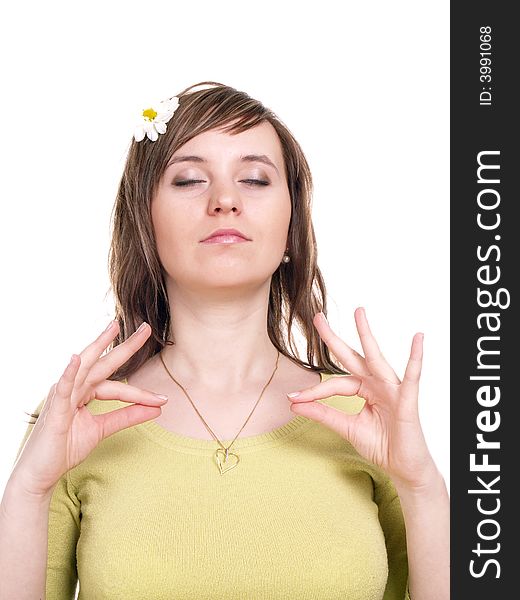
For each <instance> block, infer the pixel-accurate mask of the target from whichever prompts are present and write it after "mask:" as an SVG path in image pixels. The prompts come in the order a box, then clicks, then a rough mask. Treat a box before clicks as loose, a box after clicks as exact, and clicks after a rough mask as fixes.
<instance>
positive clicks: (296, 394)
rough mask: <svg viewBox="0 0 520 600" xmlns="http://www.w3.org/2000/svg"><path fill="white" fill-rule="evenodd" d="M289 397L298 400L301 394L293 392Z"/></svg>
mask: <svg viewBox="0 0 520 600" xmlns="http://www.w3.org/2000/svg"><path fill="white" fill-rule="evenodd" d="M287 395H288V396H289V398H296V396H299V395H300V392H291V393H290V394H287Z"/></svg>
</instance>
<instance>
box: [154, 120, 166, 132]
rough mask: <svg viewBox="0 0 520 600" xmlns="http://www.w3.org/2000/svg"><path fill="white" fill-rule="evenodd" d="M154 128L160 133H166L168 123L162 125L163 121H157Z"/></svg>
mask: <svg viewBox="0 0 520 600" xmlns="http://www.w3.org/2000/svg"><path fill="white" fill-rule="evenodd" d="M154 126H155V129H156V130H157V131H158V132H159V133H166V123H161V121H155V122H154Z"/></svg>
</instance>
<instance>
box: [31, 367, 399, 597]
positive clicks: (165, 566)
mask: <svg viewBox="0 0 520 600" xmlns="http://www.w3.org/2000/svg"><path fill="white" fill-rule="evenodd" d="M332 376H333V375H331V374H328V373H327V374H324V375H322V380H325V379H328V378H329V377H332ZM125 382H126V380H125ZM321 402H323V403H325V404H328V405H330V406H334V407H336V408H339V409H341V410H344V411H345V412H349V413H356V412H358V411H359V410H360V408H361V407H362V405H363V399H361V398H359V397H357V396H351V397H347V396H331V397H330V398H327V399H326V400H322V401H321ZM42 405H43V401H42V402H41V403H40V404H39V405H38V407H37V410H41V408H42ZM124 406H128V404H127V403H124V402H120V401H119V400H114V401H100V400H93V401H92V402H90V403H89V404H88V408H89V410H90V411H91V412H92V413H94V414H99V413H103V412H107V411H109V410H114V409H118V408H122V407H124ZM31 430H32V425H30V426H29V427H28V428H27V431H26V434H25V436H24V439H23V441H22V445H21V446H20V448H22V447H23V444H24V443H25V440H26V439H27V437H28V435H29V434H30V432H31ZM222 442H223V443H224V444H225V445H226V446H227V445H228V444H227V443H230V442H231V440H222ZM226 442H227V443H226ZM218 447H219V446H218V444H217V442H216V441H214V440H201V439H193V438H187V437H184V436H181V435H178V434H174V433H172V432H169V431H167V430H166V429H164V428H163V427H162V426H160V425H158V424H157V423H156V422H155V421H154V420H150V421H147V422H145V423H142V424H140V425H137V426H134V427H130V428H127V429H123V430H122V431H119V432H118V433H115V434H113V435H111V436H109V437H108V438H106V439H105V440H103V441H102V442H101V443H100V444H99V445H98V446H97V448H95V449H94V451H93V452H92V453H91V454H90V455H89V456H88V457H87V458H86V459H85V460H84V461H83V462H82V463H81V464H79V465H78V466H77V467H75V468H74V469H71V470H70V471H69V472H68V473H66V474H65V475H64V476H63V477H62V478H61V479H60V481H59V482H58V484H57V485H56V488H55V490H54V492H53V496H52V499H51V505H50V513H49V546H48V564H47V584H46V589H47V600H72V599H74V598H75V593H76V586H77V583H78V580H79V596H78V600H115V599H118V600H119V599H121V600H123V599H124V600H138V599H139V600H209V599H211V600H260V599H262V600H275V599H276V600H278V599H280V600H281V599H284V600H296V599H298V600H321V599H323V600H336V599H337V600H339V599H341V600H376V599H377V600H383V599H384V600H407V599H409V596H408V591H407V582H408V566H407V555H406V538H405V530H404V523H403V517H402V512H401V506H400V503H399V499H398V497H397V495H396V491H395V488H394V487H393V484H392V482H391V480H390V479H389V478H388V476H386V475H385V474H384V473H383V471H382V470H381V469H379V468H378V467H376V466H374V465H373V464H371V463H369V462H367V461H366V460H365V459H363V458H362V457H360V456H359V454H358V453H357V452H356V451H355V450H354V448H353V447H352V445H351V444H350V443H349V442H347V441H346V440H345V439H343V438H342V437H341V436H339V435H338V434H336V433H335V432H333V431H331V430H330V429H328V428H326V427H325V426H324V425H321V424H320V423H316V422H315V421H312V420H311V419H308V418H306V417H304V416H302V415H295V417H294V418H293V419H292V420H291V421H290V422H289V423H287V424H286V425H284V426H282V427H279V428H277V429H275V430H273V431H270V432H268V433H264V434H260V435H255V436H251V437H245V438H240V437H239V438H238V439H237V440H236V441H235V443H234V445H233V447H232V448H231V450H230V451H232V450H236V451H237V453H238V454H239V456H240V462H239V464H238V465H237V466H236V467H235V468H233V469H231V470H229V471H228V472H226V473H224V474H223V475H220V473H219V470H218V467H217V464H216V462H214V457H213V455H214V452H215V450H216V449H217V448H218Z"/></svg>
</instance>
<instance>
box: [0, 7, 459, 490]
mask: <svg viewBox="0 0 520 600" xmlns="http://www.w3.org/2000/svg"><path fill="white" fill-rule="evenodd" d="M2 21H3V27H2V36H1V37H0V53H1V56H2V67H1V81H2V89H3V91H2V94H1V95H0V114H1V115H2V131H1V133H2V142H3V143H2V146H1V153H2V156H1V166H2V186H1V189H2V202H1V210H2V235H1V236H0V243H1V254H0V256H1V260H2V265H1V266H2V294H1V296H0V297H1V307H0V308H1V314H2V317H3V323H2V344H1V353H2V354H1V361H0V365H1V369H2V371H1V381H2V390H1V395H0V402H1V406H0V409H1V414H2V419H1V420H0V443H1V463H0V493H3V489H4V487H5V483H6V482H7V479H8V477H9V474H10V471H11V468H12V464H13V461H14V458H15V454H16V451H17V449H18V445H19V443H20V441H21V439H22V436H23V433H24V431H25V428H26V423H24V421H25V420H27V419H28V417H27V416H26V415H25V414H24V412H23V411H24V410H26V411H28V412H31V411H32V410H34V409H35V408H36V406H37V404H38V403H39V402H40V400H41V399H42V398H43V397H44V396H45V395H46V394H47V392H48V389H49V387H50V386H51V384H52V383H53V382H54V381H56V380H57V378H58V377H59V375H60V374H61V372H62V370H63V369H64V367H65V365H66V364H67V362H68V360H69V358H70V355H71V354H72V353H73V352H75V353H78V352H80V351H81V350H83V348H84V347H85V346H86V345H87V344H88V343H90V342H91V341H92V340H93V339H94V338H95V337H96V336H97V335H98V333H99V332H100V331H101V330H102V329H103V328H104V327H105V326H106V324H107V323H108V321H109V320H110V319H111V318H112V316H113V310H112V305H111V302H110V296H108V297H107V300H106V301H105V294H106V293H107V291H108V285H109V282H108V275H107V256H108V247H109V217H110V211H111V209H112V204H113V201H114V198H115V193H116V188H117V184H118V181H119V178H120V176H121V172H122V168H123V162H124V159H125V154H126V151H127V148H128V145H129V143H130V140H131V136H132V134H133V129H134V124H135V122H136V118H137V117H138V115H139V114H140V111H141V110H142V108H143V106H146V105H148V104H149V103H150V100H155V99H156V98H166V97H170V96H172V95H174V94H176V93H178V92H180V91H181V90H182V89H184V88H185V87H187V86H189V85H191V84H194V83H197V82H199V81H204V80H213V81H219V82H222V83H225V84H228V85H231V86H233V87H236V88H238V89H240V90H243V91H246V92H247V93H249V94H250V95H251V96H253V97H255V98H257V99H259V100H261V101H262V102H263V103H264V104H265V105H266V106H268V107H270V108H272V109H273V110H274V111H275V113H277V114H278V116H279V117H280V118H281V119H282V121H284V123H285V124H286V125H287V126H288V127H289V128H290V129H291V131H292V132H293V134H294V135H295V137H296V139H297V140H298V141H299V142H300V144H301V145H302V147H303V150H304V152H305V153H306V156H307V158H308V161H309V163H310V166H311V170H312V173H313V177H314V182H315V194H314V202H313V218H314V226H315V230H316V235H317V239H318V249H319V254H318V260H319V266H320V268H321V269H322V271H323V273H324V276H325V281H326V284H327V287H328V292H329V322H330V324H331V326H332V328H333V329H334V330H335V331H336V332H337V333H338V334H339V335H340V336H341V337H342V338H343V339H344V340H345V341H346V342H347V343H349V344H350V345H352V346H353V347H354V348H356V349H357V350H358V351H360V352H361V351H362V348H361V346H360V343H359V339H358V337H357V333H356V328H355V323H354V316H353V313H354V309H355V308H356V307H357V306H364V307H365V308H366V311H367V317H368V320H369V323H370V324H371V327H372V331H373V333H374V335H375V336H376V339H377V340H378V342H379V345H380V347H381V349H382V351H383V353H384V355H385V357H386V358H387V360H388V361H389V362H390V364H391V365H392V366H393V367H394V369H395V370H396V372H397V373H398V375H399V376H400V377H402V375H403V373H404V368H405V365H406V361H407V359H408V356H409V351H410V344H411V341H412V336H413V335H414V333H416V332H418V331H422V332H424V334H425V338H424V363H423V372H422V377H421V392H420V414H421V420H422V423H423V428H424V431H425V435H426V439H427V442H428V444H429V447H430V450H431V452H432V454H433V457H434V459H435V461H436V462H437V464H438V466H439V469H440V470H441V472H442V473H443V475H444V477H445V479H446V481H447V483H448V484H449V238H448V234H449V188H448V185H449V167H448V165H449V145H448V144H449V138H448V135H449V97H448V94H449V79H448V78H449V63H448V48H449V3H448V2H447V1H441V2H439V1H437V2H435V3H434V2H432V1H430V2H420V3H419V2H412V1H407V2H403V1H401V2H399V1H397V2H396V1H394V2H386V1H382V0H379V1H374V2H365V3H363V2H353V1H343V2H332V1H323V0H321V1H320V2H316V3H305V2H299V3H296V2H279V1H278V2H272V1H271V0H269V1H266V0H264V1H263V2H261V3H252V4H251V3H244V2H239V1H232V2H231V1H228V2H222V1H221V2H209V1H203V2H200V1H199V2H197V3H195V4H191V5H189V4H188V3H183V4H181V3H177V2H171V1H169V2H162V1H161V2H160V1H155V2H153V3H145V2H143V1H141V2H125V3H124V4H123V3H117V2H106V1H105V2H98V1H95V2H92V1H91V2H89V3H83V4H82V5H79V4H77V3H70V2H57V1H47V2H45V3H38V2H35V1H34V2H23V1H20V2H17V3H14V2H11V3H9V4H8V5H7V6H6V7H4V9H3V17H2ZM302 356H303V355H302ZM459 400H460V399H459Z"/></svg>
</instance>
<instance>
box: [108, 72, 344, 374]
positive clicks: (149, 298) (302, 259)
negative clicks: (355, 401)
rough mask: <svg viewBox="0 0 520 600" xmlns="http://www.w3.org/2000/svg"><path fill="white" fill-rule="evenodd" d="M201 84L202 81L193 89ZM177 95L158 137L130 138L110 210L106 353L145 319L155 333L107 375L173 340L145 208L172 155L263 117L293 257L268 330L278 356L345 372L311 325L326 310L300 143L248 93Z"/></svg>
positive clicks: (223, 89) (278, 286) (277, 288)
mask: <svg viewBox="0 0 520 600" xmlns="http://www.w3.org/2000/svg"><path fill="white" fill-rule="evenodd" d="M201 86H206V87H205V88H204V89H200V90H194V88H199V87H201ZM207 86H210V87H207ZM177 97H178V98H179V105H178V107H177V109H176V110H175V113H174V115H173V117H172V118H171V119H170V121H169V122H168V125H167V130H166V132H165V133H164V134H162V135H160V136H159V139H157V140H156V141H154V142H152V141H151V140H148V139H147V138H146V137H145V138H144V140H142V141H140V142H136V141H135V139H132V142H131V144H130V147H129V151H128V156H127V159H126V163H125V166H124V170H123V174H122V177H121V180H120V183H119V188H118V191H117V196H116V199H115V203H114V207H113V210H112V222H111V243H110V250H109V277H110V284H111V291H112V294H113V297H114V300H115V317H114V318H115V319H117V320H118V322H119V333H118V335H117V336H116V337H115V338H114V340H113V342H112V343H111V345H110V346H109V348H107V351H109V350H111V349H112V348H114V347H116V346H117V345H119V344H121V343H123V342H124V341H125V340H126V339H128V337H130V335H131V334H132V333H133V332H134V331H135V330H136V328H137V327H138V326H139V325H140V324H141V323H142V322H143V321H146V322H147V323H148V324H149V325H150V326H151V329H152V333H151V334H150V337H149V338H148V339H147V340H146V342H145V343H144V344H143V346H142V347H141V348H139V350H138V351H137V352H136V353H135V354H133V355H132V356H131V357H130V358H129V359H128V360H127V361H126V362H125V363H124V364H123V365H121V367H120V368H119V369H117V370H116V371H115V372H114V373H113V374H112V375H111V376H110V379H111V380H121V379H123V378H125V377H128V376H129V375H130V374H132V373H133V372H135V371H136V370H137V369H138V368H139V367H140V366H141V365H142V364H143V363H145V362H146V361H147V360H148V359H149V358H151V357H152V356H154V355H155V354H156V353H157V352H160V351H161V350H162V348H163V347H164V346H165V345H170V344H173V343H174V341H172V340H171V339H169V334H170V325H171V320H172V315H171V314H170V305H169V302H168V296H167V292H166V286H165V280H164V274H163V269H162V265H161V263H160V260H159V256H158V253H157V248H156V242H155V235H154V229H153V225H152V218H151V209H150V207H151V202H152V198H153V197H154V195H155V192H156V189H157V186H158V184H159V182H160V179H161V177H162V175H163V173H164V171H165V170H166V168H167V166H168V163H169V161H170V159H171V157H172V155H173V154H174V152H175V151H176V150H177V149H179V148H180V147H181V146H182V145H183V144H185V143H186V142H188V141H189V140H190V139H192V138H193V137H195V136H196V135H199V134H201V133H204V132H206V131H209V130H211V129H215V128H219V129H223V130H224V131H225V132H227V133H230V134H235V133H240V132H242V131H246V130H248V129H250V128H252V127H255V126H256V125H258V124H260V123H262V122H264V121H268V122H269V123H271V125H272V126H273V127H274V129H275V130H276V133H277V134H278V137H279V140H280V143H281V147H282V154H283V158H284V163H285V174H286V178H287V182H288V188H289V192H290V198H291V206H292V215H291V221H290V224H289V235H288V252H289V255H290V257H291V260H290V262H288V263H283V262H282V263H281V264H280V265H279V267H278V268H277V270H276V271H275V272H274V273H273V275H272V278H271V287H270V292H269V306H268V313H267V331H268V335H269V338H270V340H271V342H272V343H273V345H274V346H275V347H276V348H277V349H278V350H279V351H280V353H281V354H284V355H285V356H287V357H288V358H289V359H291V360H292V361H293V362H296V363H297V364H299V365H301V366H304V367H305V368H310V369H312V370H314V371H318V372H331V373H337V374H347V373H348V371H345V370H343V368H342V367H341V366H338V365H337V364H335V363H334V362H333V361H332V359H331V356H330V354H329V350H328V348H327V346H326V344H324V343H323V341H322V340H321V338H320V337H319V335H318V333H317V331H316V330H315V327H314V325H313V323H312V319H313V317H314V315H315V314H316V313H317V312H318V311H323V313H324V314H325V315H326V314H327V298H326V289H325V282H324V280H323V276H322V274H321V272H320V269H319V268H318V264H317V247H316V238H315V235H314V228H313V225H312V220H311V206H312V190H313V184H312V177H311V172H310V169H309V165H308V163H307V160H306V158H305V156H304V154H303V151H302V149H301V147H300V145H299V144H298V142H297V141H296V140H295V139H294V137H293V135H292V134H291V132H290V131H289V129H288V128H287V127H286V126H285V125H284V124H283V123H282V121H281V120H280V119H279V118H278V117H277V116H276V115H275V114H274V113H273V112H272V111H271V110H270V109H269V108H266V107H265V106H264V105H263V104H262V103H261V102H259V101H258V100H255V99H253V98H251V97H250V96H248V95H247V94H246V93H245V92H241V91H238V90H236V89H234V88H232V87H229V86H227V85H224V84H221V83H217V82H213V81H204V82H201V83H197V84H194V85H192V86H190V87H188V88H186V89H185V90H183V91H182V92H180V93H179V94H177ZM295 322H296V323H297V324H298V325H299V327H300V330H301V333H302V334H303V336H304V338H305V340H306V342H307V361H303V360H301V359H300V357H299V356H298V350H297V348H296V346H295V343H294V337H293V324H294V323H295Z"/></svg>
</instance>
